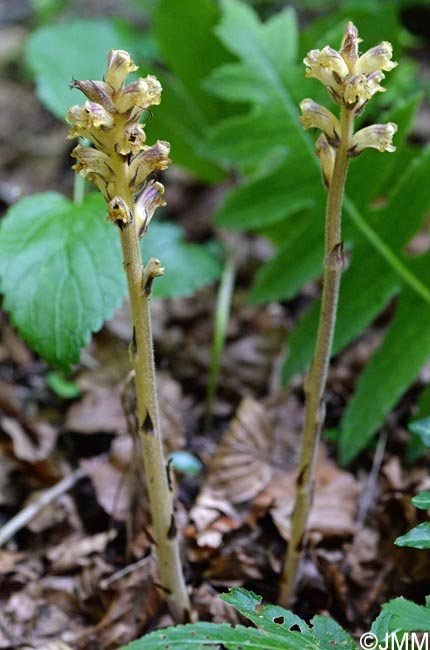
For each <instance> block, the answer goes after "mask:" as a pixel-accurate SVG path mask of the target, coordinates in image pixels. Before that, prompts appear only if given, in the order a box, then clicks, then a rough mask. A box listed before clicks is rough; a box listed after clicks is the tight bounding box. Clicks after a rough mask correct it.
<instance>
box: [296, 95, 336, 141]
mask: <svg viewBox="0 0 430 650" xmlns="http://www.w3.org/2000/svg"><path fill="white" fill-rule="evenodd" d="M300 108H301V111H302V116H301V118H300V122H301V123H302V124H303V128H304V129H312V128H315V129H320V130H321V131H324V133H325V134H326V135H327V138H328V140H329V142H330V143H331V144H333V145H334V146H336V145H338V144H339V142H340V124H339V120H338V119H337V117H335V116H334V115H333V113H331V112H330V111H329V110H328V109H327V108H324V106H321V105H320V104H317V103H316V102H314V101H313V99H304V100H303V101H302V102H300Z"/></svg>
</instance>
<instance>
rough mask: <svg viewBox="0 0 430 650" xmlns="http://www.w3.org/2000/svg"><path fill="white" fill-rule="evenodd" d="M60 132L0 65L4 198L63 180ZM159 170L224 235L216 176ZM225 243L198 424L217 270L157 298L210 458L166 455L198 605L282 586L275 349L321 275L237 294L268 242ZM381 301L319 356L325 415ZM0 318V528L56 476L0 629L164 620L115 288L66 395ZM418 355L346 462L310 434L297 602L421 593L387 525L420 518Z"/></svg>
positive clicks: (32, 641) (200, 222)
mask: <svg viewBox="0 0 430 650" xmlns="http://www.w3.org/2000/svg"><path fill="white" fill-rule="evenodd" d="M17 38H19V35H18V36H17ZM66 132H67V129H66V126H65V125H62V124H60V123H58V122H56V121H55V120H54V119H53V118H52V117H51V116H50V115H49V114H48V113H47V112H45V110H44V109H43V108H42V107H41V106H40V104H39V103H38V101H37V99H36V98H35V95H34V90H33V87H32V86H31V85H30V84H28V85H27V84H26V83H22V82H20V83H16V82H15V81H11V80H9V81H2V87H1V92H0V133H1V134H2V136H1V139H0V166H1V180H0V202H1V207H2V211H4V210H5V209H6V208H7V207H8V206H9V205H10V204H12V203H13V202H14V201H15V200H16V199H17V198H19V197H20V196H24V195H27V194H30V193H34V192H40V191H46V190H57V191H62V192H65V193H66V194H67V195H69V196H70V195H71V191H72V184H73V172H71V170H70V158H69V154H70V150H71V147H72V145H71V144H70V142H68V141H66V140H65V136H66ZM163 182H165V184H166V188H167V189H166V194H167V199H168V210H167V213H166V216H167V218H169V219H172V220H174V221H176V222H178V223H180V224H181V225H182V226H183V227H184V228H185V230H186V233H187V236H188V238H189V240H190V241H196V242H197V241H205V240H207V239H208V238H209V237H213V236H215V237H216V236H218V235H219V233H216V232H214V229H213V225H212V222H211V215H212V213H213V211H214V208H215V206H216V205H217V204H218V202H219V201H220V198H221V194H222V188H221V190H220V188H208V187H204V186H199V185H196V184H195V183H194V182H193V180H192V179H190V178H189V177H187V176H185V175H184V174H182V173H179V172H177V171H176V172H175V171H174V170H173V171H171V172H168V173H166V174H165V175H164V177H163ZM235 245H236V247H237V249H238V250H239V255H238V278H237V284H236V288H235V292H234V299H233V308H232V314H231V318H230V321H229V325H228V332H227V343H226V347H225V350H224V353H223V356H222V363H221V370H220V381H219V387H218V391H217V394H216V398H215V401H214V404H213V410H212V419H211V422H210V423H209V424H208V425H205V417H204V415H205V395H206V388H207V382H208V375H209V367H210V359H211V343H212V335H213V322H214V313H215V301H216V286H210V287H207V288H205V289H203V290H201V291H199V292H198V293H197V294H196V295H194V296H193V297H191V298H178V299H171V300H154V301H153V303H152V310H153V317H154V338H155V351H156V360H157V367H158V368H159V371H160V372H159V379H158V382H159V384H158V385H159V393H160V402H161V417H162V423H163V431H164V435H165V444H166V449H167V451H168V452H170V451H172V450H176V451H177V450H187V451H189V452H191V453H192V454H194V455H195V456H196V457H197V458H199V459H200V461H201V462H202V467H203V469H202V471H201V473H200V474H198V475H194V476H192V475H185V474H181V473H177V475H176V481H177V494H178V503H177V515H178V526H179V529H180V531H181V535H182V538H183V540H184V541H183V554H184V565H185V567H186V574H187V581H188V584H189V586H190V589H191V590H192V594H193V596H192V597H193V602H194V606H195V608H196V610H197V611H198V614H199V617H200V619H202V620H211V621H216V622H221V621H229V622H233V623H234V622H237V621H238V620H239V619H238V615H237V614H236V613H235V612H234V611H233V610H232V609H231V608H230V607H229V606H228V605H226V604H225V603H223V602H222V601H221V600H219V599H218V598H217V594H218V593H221V592H223V591H226V590H227V589H228V588H229V587H232V586H245V587H246V588H249V589H251V590H253V591H254V592H256V593H257V594H260V595H262V596H263V597H264V599H265V600H266V601H268V602H275V601H276V597H277V584H278V579H279V573H280V570H281V566H282V560H283V557H284V553H285V549H286V543H287V540H288V537H289V518H290V514H291V510H292V507H293V497H294V493H293V486H294V475H295V467H296V462H297V457H298V452H299V448H300V429H301V423H302V415H303V391H302V384H303V377H302V376H298V377H295V378H294V380H293V382H292V384H291V385H290V387H289V388H288V390H285V389H283V388H282V387H281V385H280V382H279V369H280V366H281V363H282V359H283V357H284V355H285V339H286V336H287V334H288V332H289V331H291V329H292V328H293V326H294V323H295V322H296V321H297V319H298V318H299V316H300V315H301V314H302V313H303V311H304V309H305V308H306V307H307V306H308V304H309V303H310V301H311V300H312V298H313V297H314V296H315V295H317V293H318V292H319V290H320V287H319V286H318V284H313V285H310V286H308V287H307V289H306V291H305V292H303V294H302V295H301V296H300V297H299V298H297V299H296V300H294V301H290V302H288V303H284V304H279V303H272V304H269V305H266V306H255V305H251V304H249V303H248V302H247V291H248V289H249V288H250V286H251V284H252V281H253V278H254V276H255V270H256V268H257V267H258V265H259V264H261V263H262V261H264V260H265V259H267V257H268V256H269V255H270V254H271V250H270V247H269V246H268V244H267V243H266V242H265V241H264V240H262V239H259V238H258V237H250V236H247V235H238V239H237V241H236V242H235ZM391 307H392V306H391ZM391 312H392V309H391V308H389V309H387V310H386V311H385V312H384V314H383V315H382V316H381V317H380V318H379V319H378V320H377V321H376V322H375V323H373V325H372V326H371V327H370V328H369V329H368V330H367V331H366V332H365V333H364V334H363V335H362V336H361V337H360V338H359V339H358V340H357V341H356V342H355V343H354V344H353V345H351V346H349V347H348V348H347V349H346V350H345V351H344V352H343V353H342V354H341V355H339V356H338V357H337V358H336V359H335V360H334V362H333V363H332V367H331V369H330V374H329V380H328V389H327V420H326V424H327V427H328V428H329V429H333V428H335V427H336V424H337V423H338V422H339V419H340V417H341V414H342V412H343V410H344V408H345V405H346V404H347V403H348V400H349V397H350V395H351V394H352V392H353V390H354V387H355V384H356V380H357V376H358V374H359V372H360V370H361V369H362V368H363V367H364V366H365V364H366V363H367V361H368V359H369V357H370V355H371V353H372V351H373V350H374V349H375V347H376V346H377V345H378V342H379V341H380V339H381V337H382V335H383V333H384V331H385V329H386V327H387V324H388V323H389V321H390V317H391ZM0 318H1V324H2V329H1V339H0V488H1V489H0V538H1V535H2V531H3V530H4V528H2V527H3V526H4V525H5V524H6V522H7V521H8V520H9V519H10V518H11V517H13V516H14V515H16V514H17V513H19V512H21V511H22V510H23V509H24V508H25V507H26V506H28V505H29V504H39V503H40V501H41V499H42V498H43V497H44V496H46V492H47V490H49V489H50V488H52V486H54V485H56V484H58V483H59V482H61V481H62V480H63V479H65V477H69V482H68V485H64V487H63V489H62V490H60V492H61V493H60V494H58V495H57V496H56V498H53V499H51V500H50V502H49V504H48V505H46V506H45V507H44V508H43V509H40V511H39V512H38V514H37V516H35V517H33V518H32V519H31V520H30V521H29V522H27V523H26V525H24V526H22V527H20V529H19V530H17V532H16V533H15V534H14V535H13V537H12V538H10V539H8V540H4V541H2V548H0V594H1V595H0V648H4V649H9V648H21V649H24V648H41V649H42V648H43V649H44V650H48V649H50V650H55V649H56V650H65V649H66V648H67V647H70V648H73V649H74V650H83V649H84V648H85V649H86V650H89V649H91V650H114V649H115V648H118V647H119V646H120V645H122V644H125V643H127V642H129V641H130V640H132V639H134V638H136V637H138V636H140V635H142V634H143V633H144V632H146V631H149V630H152V629H154V628H156V627H160V626H165V625H168V624H170V623H171V622H172V621H171V619H170V617H169V615H168V613H167V611H166V609H165V606H164V602H163V593H162V591H160V589H159V588H158V587H157V583H158V577H157V567H156V564H155V560H154V553H153V548H152V545H151V522H150V518H149V514H148V509H147V499H146V494H145V479H144V476H143V473H142V469H141V462H140V454H139V448H138V443H137V441H136V439H135V437H134V435H133V432H132V431H130V428H129V420H128V419H127V414H128V413H130V412H131V411H132V409H133V396H132V394H131V391H130V388H129V387H128V386H127V382H126V378H127V375H128V373H129V369H130V368H129V357H128V342H129V338H130V322H129V314H128V305H127V304H126V303H125V304H124V305H123V307H122V308H121V309H120V310H118V311H117V312H116V313H115V315H114V317H113V319H112V320H111V321H110V322H108V323H106V324H105V326H104V328H103V329H102V330H101V332H99V333H98V334H96V335H95V336H94V339H93V341H92V343H91V344H90V346H89V347H88V348H87V349H85V350H84V351H83V353H82V358H81V363H80V364H79V366H78V367H76V369H75V370H74V372H73V374H72V377H71V379H73V381H74V382H75V383H76V385H77V386H78V387H79V394H78V395H76V396H74V397H73V398H69V399H65V398H62V397H60V396H59V395H58V394H57V393H56V392H54V391H53V390H52V388H51V387H50V386H52V369H50V368H48V367H47V366H46V364H45V363H44V362H42V361H41V360H40V359H38V358H37V357H36V356H35V355H34V354H33V353H32V352H31V351H30V350H29V349H28V347H27V345H26V344H25V343H23V342H22V341H21V340H20V339H19V337H18V335H17V334H16V332H15V331H14V330H13V328H12V327H11V326H10V324H9V322H8V317H7V314H5V313H1V316H0ZM400 353H401V351H399V354H400ZM426 372H428V371H423V373H422V376H421V377H420V378H419V379H418V381H417V382H416V384H415V385H414V386H413V387H412V388H411V389H410V390H409V392H408V393H407V395H406V396H405V397H404V398H403V399H402V400H401V402H399V404H398V405H397V407H396V409H395V411H394V412H392V413H391V414H390V416H389V417H388V418H387V421H386V423H385V425H384V427H383V429H382V430H381V432H380V433H379V437H378V440H377V443H376V445H375V446H374V447H373V448H371V449H369V450H368V451H366V452H364V453H363V454H361V456H360V457H359V458H358V459H357V460H356V461H355V462H354V464H353V465H352V466H350V467H348V468H339V466H338V465H337V464H336V460H335V458H336V454H335V445H334V443H333V442H330V441H328V440H324V441H323V444H322V446H321V451H320V454H319V458H318V463H317V470H316V473H317V475H316V489H315V501H314V507H313V510H312V515H311V520H310V530H311V534H310V540H309V546H308V550H307V553H306V561H305V562H304V565H303V568H302V572H301V576H300V582H299V585H298V589H297V599H296V604H295V611H296V612H297V613H298V614H299V615H301V616H303V617H304V618H309V617H310V616H312V615H313V614H315V613H325V614H330V615H332V616H334V617H335V618H336V620H337V621H338V622H339V623H340V624H341V625H343V626H344V627H345V628H346V629H347V630H349V631H350V632H352V633H353V634H354V635H359V634H361V633H362V632H364V631H367V630H368V629H369V626H370V623H371V621H372V620H373V619H374V617H375V616H376V615H377V614H378V613H379V611H380V605H381V603H383V602H385V601H386V600H387V599H389V598H391V597H395V596H398V595H403V596H405V597H409V598H413V599H415V600H417V601H422V599H423V598H424V596H425V595H427V594H429V593H430V579H429V575H430V555H429V554H428V553H426V552H423V551H419V550H413V549H402V548H399V547H397V546H395V545H394V544H393V540H394V539H395V538H396V537H397V536H398V535H401V534H403V533H405V532H406V531H407V530H409V529H410V528H411V527H413V526H414V525H416V524H417V523H420V521H423V520H425V513H421V514H420V513H419V512H418V511H417V510H416V509H415V508H414V507H413V506H412V504H411V496H414V495H415V494H416V493H417V492H419V491H420V490H424V489H429V488H430V479H429V476H428V462H427V459H422V460H419V461H418V462H416V463H415V464H414V465H413V466H410V465H407V464H406V463H405V460H404V459H405V456H406V450H407V446H408V443H409V437H410V436H409V433H408V431H407V428H406V424H407V422H408V421H409V420H410V418H411V417H413V414H414V412H415V411H414V409H415V402H416V396H417V394H418V392H419V390H420V389H421V388H422V386H423V385H424V383H425V381H426ZM61 485H62V486H63V484H61Z"/></svg>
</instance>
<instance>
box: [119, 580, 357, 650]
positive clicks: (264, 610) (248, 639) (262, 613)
mask: <svg viewBox="0 0 430 650" xmlns="http://www.w3.org/2000/svg"><path fill="white" fill-rule="evenodd" d="M220 598H222V600H224V601H225V602H227V603H229V604H230V605H232V606H233V607H234V608H235V609H237V610H238V611H239V612H240V613H241V614H242V615H243V616H244V617H245V618H247V619H248V620H249V621H251V622H252V623H254V624H255V625H256V626H257V627H244V626H243V625H237V626H236V627H232V626H231V625H228V624H226V623H223V624H221V625H217V624H216V623H203V622H202V623H194V624H189V625H178V626H177V627H169V628H166V629H163V630H157V631H156V632H151V633H150V634H147V635H146V636H144V637H142V638H141V639H139V640H137V641H133V642H132V643H130V644H129V645H128V646H126V648H122V649H121V650H126V649H127V650H191V649H194V650H203V649H204V648H209V649H210V648H213V649H214V650H215V649H216V648H218V647H219V646H220V645H222V647H223V648H225V649H226V650H244V648H249V649H253V650H279V649H280V648H291V650H305V649H306V650H312V649H315V650H316V649H317V648H319V649H320V650H330V649H331V648H332V647H333V646H336V647H342V648H345V650H355V649H356V644H355V642H354V640H353V639H352V638H351V637H350V636H349V634H347V633H346V632H345V631H344V630H343V629H342V628H341V627H340V625H338V624H337V623H336V622H335V621H333V620H332V619H329V618H327V617H325V616H315V617H314V618H313V619H312V621H311V625H310V626H309V625H307V624H306V623H305V622H304V621H303V620H302V619H301V618H299V617H298V616H296V615H295V614H292V613H291V612H289V611H287V610H286V609H283V608H282V607H278V606H277V605H265V606H263V607H262V606H261V597H260V596H256V595H255V594H254V593H252V592H250V591H247V590H246V589H242V588H233V589H232V590H231V591H230V592H229V593H228V594H223V595H221V596H220ZM293 628H294V629H293Z"/></svg>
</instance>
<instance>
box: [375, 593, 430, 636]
mask: <svg viewBox="0 0 430 650" xmlns="http://www.w3.org/2000/svg"><path fill="white" fill-rule="evenodd" d="M382 609H383V611H384V612H387V613H388V614H390V615H391V619H390V623H389V627H390V631H395V630H402V631H404V632H429V631H430V609H429V608H428V607H423V605H417V603H413V602H412V601H410V600H406V599H405V598H395V599H394V600H390V601H389V602H388V603H385V604H384V605H382Z"/></svg>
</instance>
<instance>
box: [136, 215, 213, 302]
mask: <svg viewBox="0 0 430 650" xmlns="http://www.w3.org/2000/svg"><path fill="white" fill-rule="evenodd" d="M141 251H142V258H143V262H144V263H145V262H146V261H147V260H148V259H149V258H150V257H157V258H159V259H160V261H161V263H162V266H163V267H164V275H163V276H162V277H160V278H157V279H156V281H155V282H154V284H153V288H152V291H153V295H154V297H162V298H172V297H174V296H186V295H190V294H191V293H193V291H195V290H196V289H199V288H200V287H202V286H204V285H205V284H209V283H210V282H213V281H214V280H216V279H217V278H219V276H220V274H221V262H220V260H219V258H218V256H217V255H216V254H215V252H214V251H213V250H212V248H211V247H210V246H209V245H201V244H189V243H187V242H186V241H185V239H184V232H183V230H182V228H180V227H179V226H177V225H175V224H173V223H169V222H157V221H154V222H152V223H151V226H150V228H149V230H148V232H147V233H146V234H145V236H144V237H143V239H142V241H141Z"/></svg>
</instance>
